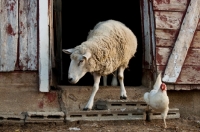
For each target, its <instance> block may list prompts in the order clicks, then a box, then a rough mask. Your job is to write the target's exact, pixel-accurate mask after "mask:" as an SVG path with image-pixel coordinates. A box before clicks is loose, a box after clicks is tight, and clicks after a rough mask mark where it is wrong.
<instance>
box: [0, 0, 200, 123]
mask: <svg viewBox="0 0 200 132" xmlns="http://www.w3.org/2000/svg"><path fill="white" fill-rule="evenodd" d="M105 3H106V2H99V3H98V4H97V3H90V2H89V1H88V2H85V1H84V2H80V3H78V4H79V5H81V6H77V2H75V1H74V2H67V1H62V0H1V2H0V18H1V19H0V100H1V101H0V105H1V107H0V119H4V121H7V122H9V121H10V122H23V121H24V119H25V118H26V120H25V121H27V122H37V121H38V122H39V121H63V120H78V119H82V117H85V116H82V115H87V114H91V115H90V116H89V117H91V118H92V119H94V120H95V119H96V116H97V115H98V113H94V111H93V113H92V111H90V112H86V113H84V112H82V111H81V110H82V108H83V106H84V105H85V103H86V102H87V100H88V98H89V95H90V93H91V91H92V85H93V78H92V76H91V75H90V74H89V73H88V74H86V75H85V76H84V77H83V78H82V79H81V80H80V81H79V82H78V83H77V84H76V85H72V84H70V83H68V81H67V74H68V67H69V63H70V57H69V56H68V55H66V54H64V53H63V52H62V49H67V48H73V47H75V46H77V45H79V44H80V43H81V42H83V41H85V40H86V37H87V34H88V32H89V30H91V29H92V28H93V27H94V26H95V24H96V23H98V22H99V21H104V20H108V19H114V20H118V21H121V22H123V23H124V24H125V25H126V26H128V27H129V28H130V29H131V30H132V31H133V32H134V34H135V35H136V37H137V39H138V49H137V52H136V54H135V57H134V58H132V59H131V60H130V64H129V68H128V69H126V70H125V73H124V74H125V80H124V83H125V86H126V89H127V91H128V96H129V99H128V101H127V102H119V100H118V99H119V97H118V96H119V90H120V89H119V88H118V87H114V86H110V82H111V78H112V76H108V85H109V86H106V87H105V86H100V87H101V88H100V90H99V91H98V93H97V95H96V96H95V101H97V102H98V101H99V100H102V99H104V101H105V100H106V102H107V103H108V104H109V105H110V106H109V107H114V108H122V107H124V106H125V105H126V106H127V107H134V108H135V107H136V106H137V107H138V104H140V105H141V106H143V105H144V103H141V102H142V101H143V99H142V97H143V94H144V92H146V91H149V90H150V89H151V88H152V86H153V84H154V82H155V79H156V76H157V75H158V73H160V72H161V73H162V75H163V78H162V80H163V82H165V83H166V84H167V87H168V96H169V98H170V108H178V109H179V112H180V115H181V116H182V117H188V116H189V115H192V116H200V114H199V113H200V103H199V101H198V98H200V94H199V93H200V91H199V90H200V74H199V73H200V70H199V69H200V65H199V62H200V49H199V47H200V15H199V14H200V1H199V0H134V1H130V2H120V1H119V2H118V3H117V2H116V3H111V4H108V3H106V4H105ZM122 7H123V8H122ZM100 84H101V85H102V84H103V83H102V81H101V83H100ZM101 103H102V102H101ZM101 103H100V104H101ZM70 112H71V113H70ZM114 112H116V111H113V113H114ZM24 113H25V114H24ZM66 113H70V114H72V116H70V117H68V116H66ZM126 114H127V115H123V116H122V117H120V118H119V117H116V116H113V118H114V117H116V120H117V119H118V120H119V119H123V120H124V119H127V118H128V119H134V118H135V117H134V116H133V118H129V114H128V113H126ZM101 115H102V113H101ZM110 115H112V112H111V113H109V114H108V115H106V116H105V117H102V120H103V119H105V120H107V119H110V117H109V116H110ZM133 115H134V114H133ZM136 115H137V114H136ZM107 116H108V117H107ZM45 117H49V118H45ZM65 117H66V118H65ZM72 117H75V118H72ZM89 117H87V118H86V119H88V118H89ZM140 118H141V119H144V115H143V114H141V116H140ZM16 119H17V120H16ZM114 119H115V118H114ZM98 120H99V118H98Z"/></svg>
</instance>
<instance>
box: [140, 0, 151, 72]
mask: <svg viewBox="0 0 200 132" xmlns="http://www.w3.org/2000/svg"><path fill="white" fill-rule="evenodd" d="M142 9H143V23H144V25H143V26H144V28H143V29H144V44H145V45H144V47H145V53H144V61H145V62H144V63H145V64H144V65H145V68H147V69H150V67H151V65H152V57H151V38H150V34H151V32H150V16H149V1H148V0H143V7H142Z"/></svg>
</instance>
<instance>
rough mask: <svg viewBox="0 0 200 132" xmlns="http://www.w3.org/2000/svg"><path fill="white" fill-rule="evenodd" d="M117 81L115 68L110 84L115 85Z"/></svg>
mask: <svg viewBox="0 0 200 132" xmlns="http://www.w3.org/2000/svg"><path fill="white" fill-rule="evenodd" d="M117 83H118V82H117V70H116V71H114V73H113V77H112V82H111V86H117V85H118V84H117Z"/></svg>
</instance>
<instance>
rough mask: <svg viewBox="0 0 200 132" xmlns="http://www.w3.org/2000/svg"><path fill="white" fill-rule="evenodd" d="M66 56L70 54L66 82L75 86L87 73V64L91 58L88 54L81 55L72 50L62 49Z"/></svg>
mask: <svg viewBox="0 0 200 132" xmlns="http://www.w3.org/2000/svg"><path fill="white" fill-rule="evenodd" d="M62 51H63V52H64V53H66V54H71V62H70V66H69V71H68V81H69V82H70V83H72V84H76V83H77V82H78V81H79V80H80V79H81V78H82V77H83V76H84V75H85V74H86V73H87V72H88V70H87V62H88V59H89V58H90V57H91V53H90V52H88V51H87V52H86V53H84V54H81V53H80V52H79V51H77V50H75V49H74V48H73V49H63V50H62Z"/></svg>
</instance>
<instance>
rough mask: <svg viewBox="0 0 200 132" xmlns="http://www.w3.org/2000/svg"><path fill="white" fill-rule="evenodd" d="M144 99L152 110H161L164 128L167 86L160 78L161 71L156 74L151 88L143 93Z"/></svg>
mask: <svg viewBox="0 0 200 132" xmlns="http://www.w3.org/2000/svg"><path fill="white" fill-rule="evenodd" d="M144 100H145V102H146V103H147V105H148V107H149V106H150V107H151V108H152V109H153V110H154V111H157V112H161V117H162V119H163V121H164V125H165V128H166V127H167V125H166V121H165V119H166V117H167V113H168V111H169V97H168V96H167V86H166V84H165V83H163V82H162V80H161V73H160V74H159V75H158V77H157V79H156V82H155V84H154V86H153V89H152V90H151V91H150V92H146V93H145V94H144Z"/></svg>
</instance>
